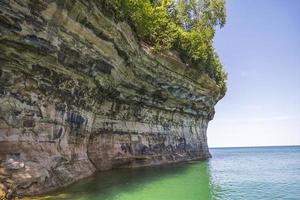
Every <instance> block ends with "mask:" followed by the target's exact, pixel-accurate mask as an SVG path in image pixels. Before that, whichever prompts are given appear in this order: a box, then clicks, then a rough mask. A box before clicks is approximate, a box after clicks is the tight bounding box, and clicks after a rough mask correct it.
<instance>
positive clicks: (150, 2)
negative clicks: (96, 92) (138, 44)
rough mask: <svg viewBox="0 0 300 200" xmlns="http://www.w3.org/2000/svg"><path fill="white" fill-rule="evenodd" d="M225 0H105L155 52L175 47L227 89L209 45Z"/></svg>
mask: <svg viewBox="0 0 300 200" xmlns="http://www.w3.org/2000/svg"><path fill="white" fill-rule="evenodd" d="M224 1H225V0H104V2H106V4H110V5H111V7H112V8H113V9H114V10H115V15H116V17H117V18H121V19H126V20H127V21H130V22H131V23H132V24H133V26H134V28H135V29H136V31H137V34H138V36H139V37H140V39H141V40H143V41H145V42H147V43H150V44H151V45H153V46H154V47H155V49H156V51H163V50H167V49H172V48H173V49H176V50H178V51H179V52H180V53H181V55H182V56H184V57H186V58H188V59H187V60H186V62H191V63H192V64H193V66H198V69H199V70H203V71H205V72H206V73H207V74H208V75H209V76H210V77H211V78H213V79H214V80H215V81H216V83H217V84H218V85H219V86H220V87H221V89H222V91H223V92H224V93H225V92H226V83H225V80H226V74H225V72H224V71H223V69H222V65H221V63H220V60H219V58H218V56H217V54H216V53H215V52H214V48H213V45H212V42H213V37H214V34H215V27H217V26H219V27H223V26H224V24H225V22H226V12H225V6H224V4H225V2H224Z"/></svg>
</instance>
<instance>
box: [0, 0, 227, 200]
mask: <svg viewBox="0 0 300 200" xmlns="http://www.w3.org/2000/svg"><path fill="white" fill-rule="evenodd" d="M101 8H102V5H101V1H96V0H93V1H92V0H91V1H84V0H78V1H69V0H66V1H59V0H57V1H54V0H46V1H41V0H40V1H38V0H36V1H30V0H10V1H9V0H4V1H1V3H0V179H1V182H0V199H1V195H2V198H10V197H12V196H19V195H34V194H38V193H42V192H45V191H48V190H51V189H54V188H57V187H62V186H65V185H68V184H70V183H72V182H74V181H76V180H78V179H81V178H83V177H87V176H89V175H91V174H92V173H93V172H95V171H96V170H107V169H111V168H120V167H140V166H147V165H158V164H164V163H173V162H179V161H188V160H198V159H206V158H208V157H209V156H210V154H209V151H208V147H207V137H206V130H207V125H208V122H209V121H210V120H211V119H212V118H213V115H214V105H215V104H216V103H217V101H218V100H219V99H220V98H222V95H221V94H220V88H219V87H218V86H217V85H216V83H215V81H213V80H212V79H210V78H209V77H208V76H207V75H206V74H203V73H201V72H199V71H196V70H195V69H193V68H191V67H188V66H186V65H185V64H184V63H182V62H181V60H180V58H179V57H178V55H177V54H176V52H167V53H160V54H153V53H152V51H151V47H149V46H147V45H145V44H143V43H140V42H138V40H137V39H136V36H135V34H134V32H133V31H132V29H131V28H130V27H129V25H128V24H126V23H125V22H116V21H114V20H113V19H112V18H111V17H107V16H108V15H105V14H104V12H103V11H102V9H101ZM5 193H6V197H4V196H5Z"/></svg>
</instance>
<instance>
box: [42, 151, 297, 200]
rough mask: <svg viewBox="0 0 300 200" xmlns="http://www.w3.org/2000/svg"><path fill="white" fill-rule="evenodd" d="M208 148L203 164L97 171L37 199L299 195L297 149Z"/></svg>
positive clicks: (190, 199)
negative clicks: (90, 175) (210, 156)
mask: <svg viewBox="0 0 300 200" xmlns="http://www.w3.org/2000/svg"><path fill="white" fill-rule="evenodd" d="M211 152H212V154H213V158H212V159H210V160H209V161H204V162H200V161H199V162H190V163H185V164H174V165H167V166H159V167H147V168H140V169H121V170H113V171H106V172H99V173H97V174H95V175H94V176H93V177H90V178H87V179H84V180H82V181H80V182H79V183H76V184H73V185H71V186H69V187H67V188H64V189H60V190H58V191H55V192H52V193H50V194H48V195H45V196H42V197H38V199H51V200H60V199H72V200H73V199H74V200H96V199H97V200H153V199H155V200H210V199H216V200H219V199H220V200H223V199H225V200H227V199H228V200H231V199H237V200H244V199H250V200H251V199H253V200H256V199H270V200H271V199H272V200H273V199H291V200H292V199H295V200H299V199H300V147H269V148H226V149H212V150H211Z"/></svg>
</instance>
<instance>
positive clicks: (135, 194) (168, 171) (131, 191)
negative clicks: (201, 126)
mask: <svg viewBox="0 0 300 200" xmlns="http://www.w3.org/2000/svg"><path fill="white" fill-rule="evenodd" d="M208 172H209V170H208V163H207V162H191V163H186V164H174V165H167V166H155V167H146V168H139V169H119V170H112V171H106V172H98V173H96V174H95V175H94V176H93V177H90V178H87V179H85V180H82V181H80V182H79V183H76V184H74V185H72V186H70V187H67V188H64V189H61V190H58V191H55V192H52V193H51V194H49V195H46V196H42V197H37V198H35V199H49V200H59V199H74V200H94V199H95V200H96V199H97V200H99V199H101V200H153V199H158V200H159V199H163V200H183V199H187V200H210V199H212V188H215V186H213V187H212V188H211V187H210V185H211V182H210V176H209V173H208ZM31 199H32V198H31Z"/></svg>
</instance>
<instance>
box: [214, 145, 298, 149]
mask: <svg viewBox="0 0 300 200" xmlns="http://www.w3.org/2000/svg"><path fill="white" fill-rule="evenodd" d="M297 146H300V144H293V145H266V146H224V147H208V148H209V149H218V148H257V147H297Z"/></svg>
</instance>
